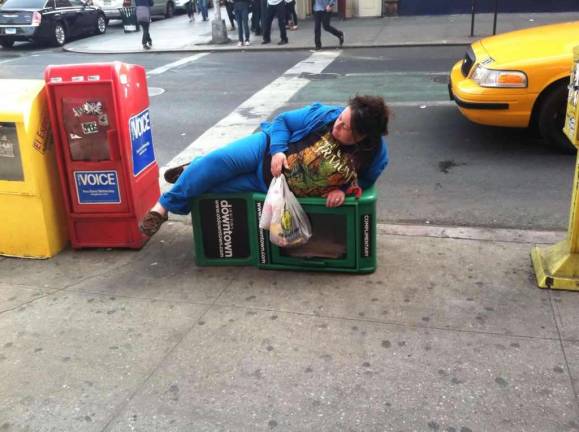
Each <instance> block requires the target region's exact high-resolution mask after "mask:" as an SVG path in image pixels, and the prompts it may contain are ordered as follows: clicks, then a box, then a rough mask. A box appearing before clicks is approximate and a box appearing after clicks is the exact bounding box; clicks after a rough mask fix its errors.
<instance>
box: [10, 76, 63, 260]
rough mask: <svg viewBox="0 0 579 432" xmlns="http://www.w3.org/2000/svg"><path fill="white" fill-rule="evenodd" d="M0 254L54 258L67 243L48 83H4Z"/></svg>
mask: <svg viewBox="0 0 579 432" xmlns="http://www.w3.org/2000/svg"><path fill="white" fill-rule="evenodd" d="M0 95H1V97H0V210H1V215H2V223H0V255H7V256H16V257H26V258H49V257H51V256H54V255H56V254H57V253H58V252H59V251H60V250H61V249H62V248H63V247H64V246H65V245H66V243H67V241H68V238H67V230H66V219H65V212H64V209H63V200H62V193H61V190H60V183H59V179H58V169H57V166H56V156H55V153H54V151H55V150H54V146H53V145H52V133H51V130H50V121H49V116H48V112H47V107H46V98H45V90H44V81H41V80H0Z"/></svg>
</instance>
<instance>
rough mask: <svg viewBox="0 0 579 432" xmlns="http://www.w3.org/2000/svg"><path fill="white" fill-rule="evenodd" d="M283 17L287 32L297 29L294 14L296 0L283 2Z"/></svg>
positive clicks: (296, 17) (296, 18)
mask: <svg viewBox="0 0 579 432" xmlns="http://www.w3.org/2000/svg"><path fill="white" fill-rule="evenodd" d="M285 15H286V22H287V26H286V27H287V28H288V29H289V30H297V29H298V14H297V13H296V0H285Z"/></svg>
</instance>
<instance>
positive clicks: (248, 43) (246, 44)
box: [243, 40, 251, 46]
mask: <svg viewBox="0 0 579 432" xmlns="http://www.w3.org/2000/svg"><path fill="white" fill-rule="evenodd" d="M243 45H245V46H249V45H251V43H250V42H249V41H248V40H246V41H245V43H244V44H243Z"/></svg>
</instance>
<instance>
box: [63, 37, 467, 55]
mask: <svg viewBox="0 0 579 432" xmlns="http://www.w3.org/2000/svg"><path fill="white" fill-rule="evenodd" d="M472 40H476V38H473V39H472ZM472 40H459V41H436V42H406V43H389V44H376V45H348V46H345V47H342V48H341V49H342V50H356V49H365V48H366V49H367V48H411V47H423V46H427V47H446V46H466V45H470V44H471V43H472ZM334 49H340V48H338V47H335V48H327V49H322V51H328V50H334ZM63 50H64V51H68V52H75V53H80V54H166V53H199V52H207V53H219V52H245V51H246V52H260V51H264V52H272V51H304V50H309V51H313V50H314V47H313V46H310V45H307V46H306V45H300V46H292V47H288V46H287V45H284V47H283V48H281V47H280V48H275V47H264V48H261V47H259V46H255V47H253V48H239V47H237V46H227V47H224V48H217V47H212V48H183V49H177V48H176V49H158V50H156V49H153V50H148V51H144V50H142V49H138V50H137V49H135V50H119V51H106V50H90V49H83V48H74V47H67V46H66V45H65V46H64V47H63Z"/></svg>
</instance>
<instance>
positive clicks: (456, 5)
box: [296, 0, 579, 18]
mask: <svg viewBox="0 0 579 432" xmlns="http://www.w3.org/2000/svg"><path fill="white" fill-rule="evenodd" d="M296 2H297V11H298V14H299V15H300V16H301V17H302V18H303V17H306V16H310V15H311V14H312V5H311V3H312V2H311V0H296ZM337 3H338V13H339V14H340V15H342V16H344V17H346V18H358V17H360V18H362V17H380V16H385V15H387V16H394V15H446V14H468V13H471V10H472V6H473V4H474V5H475V10H476V12H477V13H490V12H493V11H494V10H495V4H496V6H497V10H498V12H499V13H524V12H568V11H579V0H556V1H552V0H337Z"/></svg>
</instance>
